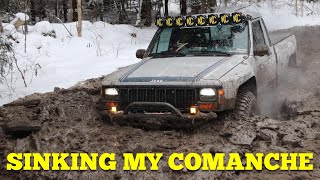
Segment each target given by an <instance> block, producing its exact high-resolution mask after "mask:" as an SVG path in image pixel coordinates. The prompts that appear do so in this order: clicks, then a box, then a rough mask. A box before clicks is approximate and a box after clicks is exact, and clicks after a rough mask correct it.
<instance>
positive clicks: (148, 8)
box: [146, 0, 152, 27]
mask: <svg viewBox="0 0 320 180" xmlns="http://www.w3.org/2000/svg"><path fill="white" fill-rule="evenodd" d="M151 11H152V2H151V0H146V26H147V27H150V26H151V24H152V15H151Z"/></svg>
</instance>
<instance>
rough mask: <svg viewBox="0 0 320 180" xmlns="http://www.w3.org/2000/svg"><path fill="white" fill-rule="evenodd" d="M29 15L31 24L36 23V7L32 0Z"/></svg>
mask: <svg viewBox="0 0 320 180" xmlns="http://www.w3.org/2000/svg"><path fill="white" fill-rule="evenodd" d="M30 6H31V8H30V13H31V23H32V24H35V23H36V7H35V4H34V0H31V1H30Z"/></svg>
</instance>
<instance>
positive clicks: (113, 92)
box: [105, 88, 118, 96]
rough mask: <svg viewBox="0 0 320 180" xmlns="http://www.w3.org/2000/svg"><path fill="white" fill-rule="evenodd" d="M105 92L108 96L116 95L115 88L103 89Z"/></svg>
mask: <svg viewBox="0 0 320 180" xmlns="http://www.w3.org/2000/svg"><path fill="white" fill-rule="evenodd" d="M105 94H106V95H109V96H117V95H118V90H117V89H115V88H107V89H105Z"/></svg>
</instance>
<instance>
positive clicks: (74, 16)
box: [71, 0, 78, 22]
mask: <svg viewBox="0 0 320 180" xmlns="http://www.w3.org/2000/svg"><path fill="white" fill-rule="evenodd" d="M71 1H72V6H71V8H72V21H73V22H75V21H77V20H78V18H77V16H78V13H77V11H76V9H77V0H71Z"/></svg>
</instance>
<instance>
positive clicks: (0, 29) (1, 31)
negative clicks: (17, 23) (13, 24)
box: [0, 20, 3, 33]
mask: <svg viewBox="0 0 320 180" xmlns="http://www.w3.org/2000/svg"><path fill="white" fill-rule="evenodd" d="M0 33H3V26H2V21H1V20H0Z"/></svg>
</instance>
